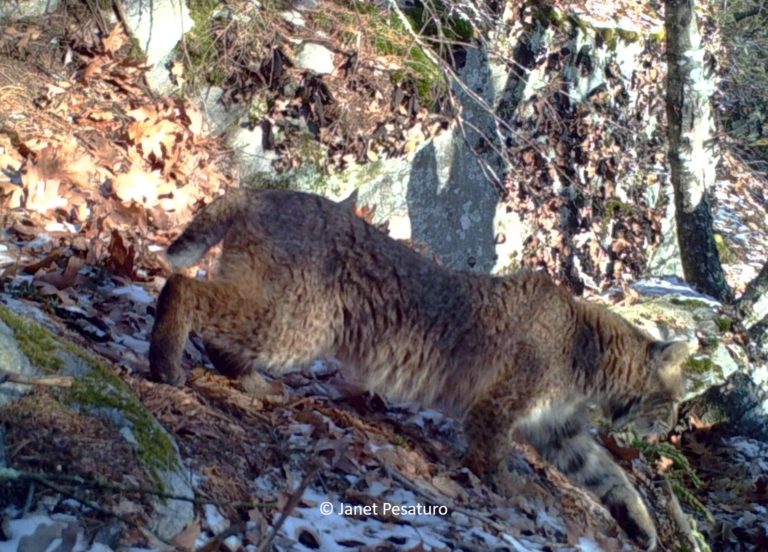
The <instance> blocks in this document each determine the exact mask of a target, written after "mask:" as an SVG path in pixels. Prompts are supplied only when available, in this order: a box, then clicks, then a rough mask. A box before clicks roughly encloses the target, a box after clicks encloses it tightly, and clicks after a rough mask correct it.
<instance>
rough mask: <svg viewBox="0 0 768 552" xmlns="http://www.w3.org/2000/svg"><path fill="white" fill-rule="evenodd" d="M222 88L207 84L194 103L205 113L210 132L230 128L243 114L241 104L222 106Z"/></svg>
mask: <svg viewBox="0 0 768 552" xmlns="http://www.w3.org/2000/svg"><path fill="white" fill-rule="evenodd" d="M223 94H224V90H223V89H222V88H221V87H218V86H209V87H208V88H206V89H205V90H203V91H202V92H201V93H200V95H199V96H198V97H197V99H196V101H195V103H196V104H197V105H198V106H199V107H200V111H202V112H203V114H204V115H205V120H206V122H207V123H208V128H209V130H210V133H211V134H214V135H217V136H218V135H221V134H224V133H226V132H227V131H229V130H231V129H232V128H233V127H234V126H235V125H236V123H237V122H238V121H239V120H240V118H241V117H242V116H243V115H244V114H245V109H244V108H243V107H242V106H241V104H236V105H231V106H229V108H226V107H224V105H223V104H222V103H221V101H220V100H221V97H222V95H223Z"/></svg>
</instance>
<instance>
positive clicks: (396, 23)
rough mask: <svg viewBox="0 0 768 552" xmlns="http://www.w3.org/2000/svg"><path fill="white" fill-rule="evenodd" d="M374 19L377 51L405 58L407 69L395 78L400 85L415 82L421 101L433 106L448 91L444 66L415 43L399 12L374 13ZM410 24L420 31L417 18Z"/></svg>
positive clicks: (374, 41) (373, 30)
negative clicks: (437, 63) (416, 21)
mask: <svg viewBox="0 0 768 552" xmlns="http://www.w3.org/2000/svg"><path fill="white" fill-rule="evenodd" d="M409 21H410V20H409ZM371 22H372V28H371V31H372V32H373V40H372V46H373V48H374V50H376V53H377V54H379V55H381V56H393V57H398V58H400V59H401V60H402V61H403V65H404V68H403V69H402V70H400V71H397V72H395V73H394V75H393V77H392V78H393V81H394V82H395V83H396V84H400V83H403V82H407V81H413V82H414V84H415V87H416V93H417V94H418V96H419V100H421V103H422V104H424V105H425V106H427V107H432V106H433V105H434V104H435V102H436V101H437V99H438V98H440V97H441V96H443V95H445V94H446V93H447V91H448V84H447V82H446V80H445V76H444V75H443V72H442V70H441V69H440V67H438V66H437V65H436V64H435V63H434V62H433V61H432V60H431V59H430V56H428V55H427V54H426V53H425V52H424V51H423V50H422V48H421V47H420V46H419V45H418V44H415V43H414V41H413V38H412V37H411V35H410V32H409V31H408V29H406V28H405V25H404V24H403V21H402V20H401V19H400V18H399V17H398V16H397V14H389V15H386V14H382V15H381V17H375V16H374V17H373V18H371ZM410 23H411V25H412V28H413V29H414V31H416V32H418V31H419V27H418V26H416V25H415V24H414V22H413V21H410Z"/></svg>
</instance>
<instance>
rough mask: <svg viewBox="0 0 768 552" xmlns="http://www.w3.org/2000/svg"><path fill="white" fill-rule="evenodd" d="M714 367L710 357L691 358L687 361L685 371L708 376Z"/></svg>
mask: <svg viewBox="0 0 768 552" xmlns="http://www.w3.org/2000/svg"><path fill="white" fill-rule="evenodd" d="M713 366H714V363H713V362H712V359H711V358H709V357H689V358H688V360H686V361H685V370H686V372H688V373H689V374H708V373H709V372H711V371H712V368H713Z"/></svg>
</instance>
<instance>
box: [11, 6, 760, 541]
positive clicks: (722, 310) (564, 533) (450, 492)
mask: <svg viewBox="0 0 768 552" xmlns="http://www.w3.org/2000/svg"><path fill="white" fill-rule="evenodd" d="M661 9H662V6H661V5H655V4H653V3H651V4H649V5H648V6H644V7H642V8H639V7H638V6H637V5H636V4H635V3H631V2H619V3H615V2H614V3H605V2H600V1H598V0H591V1H590V2H587V3H583V2H568V1H562V2H551V3H546V2H523V1H519V2H517V1H511V2H507V3H496V2H493V3H484V4H483V5H482V7H481V5H480V4H477V5H475V4H474V3H461V2H444V3H422V2H403V3H399V4H397V3H394V2H372V1H370V2H368V1H366V2H357V1H355V2H348V1H341V0H299V1H296V2H282V1H279V0H278V1H274V0H269V1H267V0H262V1H261V2H248V1H246V0H228V1H226V2H225V1H219V0H186V1H185V2H184V3H179V2H171V1H165V0H155V1H154V2H152V3H146V2H138V1H133V0H122V1H113V2H98V3H94V2H84V1H80V0H61V1H60V2H44V3H39V2H34V1H30V0H20V1H19V2H13V3H8V4H7V5H5V4H4V5H3V6H0V167H2V169H3V170H2V173H0V205H2V209H0V220H2V222H3V226H2V227H3V231H2V234H0V281H1V282H2V286H3V288H2V292H0V301H2V305H0V511H2V512H3V518H2V519H3V522H2V524H1V525H0V549H3V550H4V549H5V548H3V547H5V546H7V547H9V548H8V549H9V550H16V549H19V550H27V551H37V550H45V549H48V547H49V545H50V546H54V545H53V544H52V543H53V542H54V540H56V539H60V541H59V542H60V548H59V549H60V550H62V551H86V550H88V551H92V552H104V551H106V550H124V549H130V547H142V548H149V549H152V550H172V549H176V550H206V551H213V550H231V551H240V550H247V551H249V552H253V551H256V550H271V549H275V550H307V549H311V550H337V549H339V550H341V549H344V550H349V549H362V550H372V549H383V550H401V549H402V550H489V549H498V550H549V549H553V548H557V549H574V550H606V551H609V550H625V549H626V550H630V549H633V547H634V544H633V543H632V542H631V541H629V540H627V538H626V536H625V535H624V533H623V532H622V531H621V529H620V528H619V527H618V526H617V525H616V523H615V521H614V520H613V518H612V517H611V516H610V514H608V512H607V511H606V510H605V509H604V508H603V507H602V506H600V505H599V503H598V502H597V501H596V500H595V498H594V497H592V496H591V495H589V494H588V493H586V492H585V491H583V490H582V489H580V488H578V487H575V486H573V485H572V484H571V483H569V482H568V481H567V480H566V479H565V478H564V476H563V475H562V474H560V473H559V472H557V471H556V470H555V469H553V468H552V467H550V466H548V465H546V463H544V462H543V461H542V460H541V459H540V458H539V457H538V456H537V455H536V454H535V453H534V452H533V451H532V450H531V449H529V448H528V447H526V446H525V445H522V444H516V445H515V446H514V447H513V450H512V451H511V457H510V462H509V467H510V478H509V481H508V488H507V489H504V490H500V489H496V490H495V491H494V490H492V489H490V488H488V487H487V486H485V485H483V484H482V483H481V482H480V481H479V480H478V479H477V478H476V477H475V475H474V474H473V473H472V472H471V471H469V470H468V469H467V468H466V467H464V466H463V464H462V457H463V454H464V452H465V450H464V449H465V447H466V445H465V444H464V440H463V435H462V434H461V431H460V428H459V427H460V426H459V424H457V423H456V421H455V420H451V419H449V418H446V417H444V416H443V415H442V414H441V413H439V412H434V411H429V410H422V409H419V407H418V405H410V404H405V405H403V404H390V403H389V402H388V401H386V399H385V398H383V397H380V396H377V395H371V394H366V393H364V392H363V391H362V390H360V389H356V388H354V387H352V386H351V385H350V384H349V383H347V382H345V381H344V380H343V379H341V378H340V376H339V375H338V366H337V365H336V364H335V363H334V361H333V360H332V359H331V360H328V359H326V360H319V361H318V362H317V363H316V365H314V366H313V367H312V369H311V370H309V371H307V372H305V373H295V374H291V375H289V376H287V377H285V378H283V379H279V380H272V381H271V382H270V385H271V389H270V392H269V393H267V394H266V396H265V397H260V398H254V397H252V396H249V395H247V394H244V393H243V392H242V391H241V390H239V389H238V388H237V386H236V385H235V384H233V383H232V382H230V381H228V380H226V379H225V378H223V377H222V376H219V375H217V374H215V373H213V372H212V371H211V370H209V368H211V365H210V362H209V361H208V359H207V357H206V355H205V352H204V348H203V347H202V344H201V343H200V342H199V340H197V339H192V340H191V341H190V343H188V345H187V349H186V351H185V356H184V366H185V369H187V370H189V371H190V373H191V377H190V381H189V382H188V384H187V385H186V386H185V387H184V388H182V389H174V388H169V387H167V386H163V385H158V384H154V383H151V382H149V381H147V374H148V364H147V351H148V336H149V332H150V330H151V326H152V323H153V320H154V302H155V298H156V296H157V293H158V292H159V290H160V289H161V287H162V285H163V284H164V282H165V278H166V277H167V276H168V275H169V274H170V271H169V267H168V266H167V264H166V262H165V260H164V258H163V256H162V255H161V253H162V250H163V249H164V248H165V247H166V246H167V245H168V243H169V242H170V240H171V239H172V238H173V237H175V236H176V235H178V233H179V232H180V230H181V229H182V228H183V226H184V224H185V223H186V222H187V221H188V220H190V218H191V216H192V214H193V213H194V212H196V210H197V209H198V208H199V207H200V206H201V205H203V204H206V203H208V202H210V201H211V200H212V199H213V198H214V197H216V196H217V195H219V194H221V193H224V192H225V191H226V189H227V188H230V187H234V186H251V185H256V186H269V187H284V188H292V189H296V190H303V191H312V192H316V193H321V194H324V195H327V196H329V197H331V198H334V199H340V198H343V197H346V196H348V195H349V194H350V193H352V192H353V191H356V192H357V196H358V214H359V215H360V216H362V217H364V218H366V219H367V220H369V221H371V222H373V223H375V224H377V225H378V226H379V227H380V228H382V229H384V230H385V231H387V232H389V234H390V235H391V236H392V237H394V238H396V239H401V240H405V241H406V242H407V243H408V244H409V245H410V246H411V247H413V248H415V249H416V250H417V251H419V252H421V253H422V254H424V255H427V256H429V257H430V258H432V259H433V260H434V261H435V262H437V263H440V264H442V265H444V266H447V267H449V268H455V269H465V270H477V271H484V272H495V273H506V272H509V271H512V270H515V269H517V268H519V267H523V266H526V267H532V268H538V269H542V270H546V271H548V272H549V273H550V274H551V275H552V276H553V277H554V278H555V279H557V280H558V281H560V282H561V283H563V284H564V285H566V286H568V287H569V288H570V289H571V290H572V291H573V292H574V293H576V294H578V295H583V296H586V297H588V298H589V300H593V301H599V302H602V303H605V304H608V305H611V306H612V307H613V308H615V309H617V310H618V312H620V313H621V314H623V315H624V316H625V317H627V318H628V319H630V320H631V321H632V322H634V323H636V324H638V325H640V326H641V327H643V328H644V329H646V330H647V331H648V332H650V333H652V334H653V335H655V336H657V337H659V338H664V339H670V338H679V339H684V340H686V341H688V343H689V344H690V345H691V346H692V347H693V348H694V349H695V350H696V354H695V355H694V356H693V357H692V358H691V359H690V360H689V362H688V365H687V370H688V376H689V378H688V379H689V385H688V398H689V401H688V402H687V403H686V405H685V406H684V409H683V412H682V415H681V419H680V422H679V423H678V426H677V427H676V428H675V431H674V432H673V433H672V435H671V436H670V439H669V441H668V442H664V443H660V444H656V445H648V444H645V443H642V442H640V441H639V440H637V439H636V438H634V437H633V436H632V435H631V434H625V435H613V434H610V433H608V431H607V428H606V427H604V424H602V423H601V420H599V419H597V416H596V419H595V423H596V427H597V428H598V429H597V430H596V433H597V434H598V436H599V438H600V440H601V441H602V442H603V443H604V444H605V446H606V447H607V448H608V449H609V451H610V452H611V453H612V454H613V455H614V457H615V458H616V459H617V460H618V461H619V462H620V463H621V465H622V466H623V467H624V468H625V469H626V470H627V472H628V474H629V475H630V477H631V479H632V481H633V482H634V484H635V485H636V486H637V487H638V488H639V489H640V491H641V493H642V494H643V496H644V498H645V499H646V500H647V502H648V503H649V504H650V505H651V506H652V509H653V512H654V515H655V516H656V518H657V523H658V526H659V530H660V535H661V540H662V543H663V544H664V546H665V547H667V548H670V549H680V550H708V549H711V550H745V549H750V547H752V546H756V547H758V549H759V548H760V547H766V546H768V532H767V531H768V530H767V528H768V465H766V463H765V462H764V458H766V457H768V445H766V443H767V442H768V424H767V423H766V421H765V413H766V411H768V408H767V407H766V401H765V385H766V381H768V365H766V364H765V363H764V362H763V363H761V362H759V361H757V360H755V358H754V357H751V356H750V355H749V351H748V349H747V347H746V346H745V345H746V337H745V335H744V332H743V331H742V330H741V328H740V327H739V324H738V320H737V317H736V315H735V313H734V312H733V311H732V309H730V308H728V307H727V306H723V305H720V304H718V303H717V302H715V301H712V300H711V299H710V298H707V297H705V296H702V295H700V294H697V293H696V292H694V291H692V290H691V289H690V288H688V287H687V286H685V285H684V284H682V283H681V282H680V281H679V280H678V279H675V276H680V275H681V271H680V266H679V259H678V257H679V254H678V253H677V250H676V247H677V246H676V244H677V242H676V239H675V235H674V220H673V218H672V217H673V216H674V214H673V210H672V209H671V207H670V201H669V199H668V197H669V193H670V191H669V185H668V169H667V165H666V147H667V145H666V136H665V124H666V121H665V118H666V115H665V109H664V78H665V59H664V55H663V49H664V32H663V21H662V13H661V11H660V10H661ZM718 9H719V7H718V5H716V4H711V5H710V4H706V5H705V6H704V9H702V11H701V13H700V14H699V15H700V18H701V22H702V31H703V32H704V33H705V36H706V40H707V41H708V43H709V44H710V50H711V55H712V56H713V59H718V56H726V55H727V52H728V51H729V50H728V47H729V46H728V42H727V33H725V34H724V32H723V29H724V28H726V29H727V27H723V26H721V23H720V22H721V19H720V18H719V16H718V14H719V13H720V12H718ZM727 21H730V22H731V23H729V24H731V25H733V22H732V20H731V19H728V20H727ZM725 59H726V60H727V59H728V58H725ZM720 63H721V64H722V63H723V62H722V61H721V62H720ZM734 67H735V66H734ZM702 78H703V79H704V81H706V82H705V83H710V84H712V86H713V87H714V86H715V85H717V90H718V96H717V97H716V100H717V101H718V102H720V105H723V106H726V107H727V106H728V105H730V104H728V102H727V101H726V100H728V99H729V98H730V99H732V98H734V96H733V94H731V93H730V92H729V89H728V87H727V86H726V85H725V84H723V83H722V82H720V81H718V80H717V73H713V74H712V75H707V76H706V77H702ZM738 99H739V101H740V102H741V103H739V104H738V105H744V101H745V98H738ZM724 109H725V108H724ZM726 113H727V114H728V115H729V128H732V127H733V125H734V122H733V121H734V117H735V115H734V112H732V111H727V112H726ZM755 141H759V136H758V137H756V138H755V139H754V140H753V142H755ZM726 142H728V141H727V140H724V141H723V145H724V147H723V150H722V162H721V163H720V164H719V168H718V171H719V173H718V181H717V185H716V188H715V190H714V193H715V196H716V229H715V230H716V232H717V236H719V238H718V239H719V242H718V243H719V244H720V245H721V258H722V260H723V262H724V264H725V267H726V271H727V274H728V277H729V279H730V283H731V285H732V286H733V287H734V288H735V289H736V290H737V291H742V290H743V289H744V287H745V285H746V284H747V282H748V281H749V280H750V279H751V278H752V277H753V276H754V275H755V274H756V273H757V271H758V270H759V269H760V267H761V266H762V264H763V263H764V262H765V261H766V259H768V250H767V249H768V248H766V245H765V244H766V243H768V240H766V233H767V231H768V219H766V217H765V216H764V213H765V212H766V211H765V207H766V197H765V192H764V190H765V189H766V188H765V180H764V179H765V175H764V174H763V173H762V172H760V170H759V169H760V165H756V164H754V163H751V162H750V159H752V158H751V157H749V155H750V152H751V154H754V153H755V148H759V146H755V145H754V144H752V145H751V146H750V147H751V149H750V148H749V147H739V148H731V147H726ZM728 143H730V142H728ZM755 167H757V169H756V168H755ZM214 265H215V252H214V255H212V256H211V258H208V259H206V260H205V261H204V262H203V264H202V265H201V266H200V267H199V268H198V275H199V276H200V277H205V275H206V274H208V273H210V271H211V269H212V268H213V266H214ZM724 382H725V385H723V384H724ZM24 384H26V385H24ZM761 386H762V387H761ZM328 503H330V504H332V505H333V508H332V511H331V512H330V513H329V512H327V511H326V510H325V508H326V507H327V506H326V504H328ZM384 504H387V505H389V508H388V509H387V510H386V511H384V507H383V505H384ZM344 506H348V507H349V509H348V510H344ZM397 508H399V510H398V509H397Z"/></svg>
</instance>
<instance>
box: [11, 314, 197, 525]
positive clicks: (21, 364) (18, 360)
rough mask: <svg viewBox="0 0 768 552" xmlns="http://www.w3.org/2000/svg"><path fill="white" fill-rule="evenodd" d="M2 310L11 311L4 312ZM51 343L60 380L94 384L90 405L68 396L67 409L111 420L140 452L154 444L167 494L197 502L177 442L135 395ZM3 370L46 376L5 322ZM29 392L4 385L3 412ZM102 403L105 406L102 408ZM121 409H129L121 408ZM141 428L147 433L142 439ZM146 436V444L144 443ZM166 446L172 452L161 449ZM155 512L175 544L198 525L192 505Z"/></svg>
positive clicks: (165, 503) (165, 505)
mask: <svg viewBox="0 0 768 552" xmlns="http://www.w3.org/2000/svg"><path fill="white" fill-rule="evenodd" d="M6 302H7V301H6ZM0 308H3V309H5V307H2V306H0ZM25 320H26V321H25V323H26V324H35V322H32V321H31V320H29V319H25ZM46 341H47V346H49V347H52V350H51V351H50V352H49V353H48V354H50V355H52V356H54V357H55V358H57V359H58V360H59V361H60V363H61V366H60V367H59V369H58V371H57V374H58V375H69V376H73V377H74V378H75V380H76V381H78V382H83V381H88V387H87V389H83V392H84V395H83V396H86V395H87V397H88V399H87V400H86V401H84V402H78V401H74V400H73V397H72V396H68V397H67V403H66V406H67V408H71V409H74V410H75V411H77V412H79V413H80V415H82V416H91V417H99V418H100V419H106V420H108V421H109V423H110V426H111V427H114V429H115V432H116V433H117V434H119V435H120V436H121V437H122V438H123V439H125V440H126V441H127V442H128V443H130V444H131V445H132V446H134V447H135V448H137V449H141V447H146V446H148V443H147V442H146V440H147V439H151V445H152V446H151V448H150V449H144V450H145V451H146V450H151V451H152V456H151V459H150V460H148V461H147V463H148V466H147V468H148V469H149V470H151V471H152V473H153V475H155V476H156V478H157V480H158V482H159V483H160V485H161V486H162V488H163V489H164V491H165V492H167V493H169V494H173V495H178V496H185V497H189V498H192V497H193V496H194V493H193V490H192V485H191V481H190V477H189V474H188V473H187V471H186V470H185V469H184V467H183V464H182V461H181V457H180V455H179V450H178V447H177V445H176V443H175V441H174V440H173V437H172V436H171V435H170V434H168V432H167V431H165V429H164V428H163V427H162V426H161V425H160V424H159V423H158V422H157V421H156V420H155V419H154V417H153V416H152V414H150V413H149V412H148V411H146V410H144V408H143V406H142V405H141V402H140V401H139V399H138V398H137V397H136V396H135V395H134V394H133V392H132V391H131V389H130V388H129V387H128V386H127V385H126V384H124V383H123V382H122V381H121V380H119V379H117V378H116V376H115V375H114V374H109V373H107V372H105V370H109V369H108V368H106V367H104V366H101V365H98V364H96V363H93V361H92V360H91V358H90V357H89V356H88V355H85V354H80V353H78V352H77V351H76V348H75V349H73V348H72V347H70V346H68V344H65V343H64V342H62V341H60V340H59V338H57V337H56V336H54V335H53V334H51V335H50V336H49V338H48V339H46ZM0 366H2V367H3V368H4V369H6V370H9V371H12V372H16V373H23V374H27V375H40V374H41V373H42V372H41V370H40V369H39V368H38V367H35V366H34V365H32V363H31V362H30V360H29V359H28V358H27V356H26V355H25V354H24V353H23V351H22V350H21V349H20V347H19V345H18V343H17V340H16V333H15V332H14V330H13V329H12V328H10V327H9V326H8V325H7V324H5V323H4V322H2V321H0ZM25 387H28V386H25ZM23 390H24V389H23V387H21V386H15V385H9V384H7V383H4V384H2V385H0V406H3V405H5V404H7V403H8V402H9V401H10V400H13V399H14V398H15V397H17V396H18V395H19V393H20V392H21V391H23ZM102 401H103V406H100V405H101V404H102ZM115 404H120V405H124V406H120V407H116V406H114V405H115ZM137 427H140V428H141V432H140V433H139V432H138V431H137ZM140 434H141V435H142V438H141V439H140V438H139V437H138V436H139V435H140ZM163 441H165V443H166V445H167V446H165V447H164V446H159V445H158V443H162V442H163ZM0 446H2V443H0ZM0 456H1V454H0ZM137 457H139V458H141V457H142V455H141V454H139V455H137ZM145 458H146V456H145ZM153 506H154V512H153V514H152V519H151V521H150V526H151V528H152V530H153V531H154V532H155V533H156V534H157V535H158V536H159V537H161V538H163V539H165V540H171V539H173V538H174V537H175V536H176V535H178V534H179V533H180V532H181V531H182V530H183V529H184V528H185V527H186V526H187V525H188V524H189V523H190V522H191V521H192V520H193V519H194V508H193V505H192V503H191V502H189V501H185V500H166V499H160V498H157V499H155V500H154V501H153Z"/></svg>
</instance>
